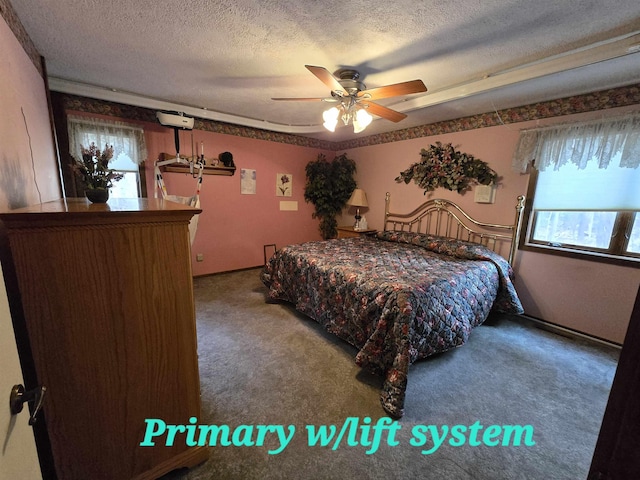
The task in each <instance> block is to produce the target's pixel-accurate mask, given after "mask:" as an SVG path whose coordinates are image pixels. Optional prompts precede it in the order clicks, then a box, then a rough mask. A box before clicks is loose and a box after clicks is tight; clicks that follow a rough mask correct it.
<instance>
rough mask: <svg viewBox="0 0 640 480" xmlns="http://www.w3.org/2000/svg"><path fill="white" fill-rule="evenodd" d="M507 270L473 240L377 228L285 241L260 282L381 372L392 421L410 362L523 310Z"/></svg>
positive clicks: (461, 341)
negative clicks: (364, 233) (372, 232)
mask: <svg viewBox="0 0 640 480" xmlns="http://www.w3.org/2000/svg"><path fill="white" fill-rule="evenodd" d="M512 273H513V272H512V270H511V266H510V265H509V264H508V262H507V261H506V260H505V259H504V258H502V257H501V256H499V255H498V254H496V253H494V252H493V251H491V250H489V249H487V248H485V247H483V246H481V245H478V244H474V243H469V242H462V241H455V240H448V239H445V238H442V237H435V236H432V235H424V234H416V233H409V232H381V233H379V234H378V238H368V237H357V238H348V239H339V240H327V241H318V242H309V243H304V244H299V245H290V246H287V247H284V248H282V249H280V250H279V251H278V252H276V253H275V254H274V255H273V256H272V257H271V259H270V260H269V262H268V263H267V265H265V267H264V270H263V271H262V273H261V279H262V281H263V283H264V284H265V285H266V286H267V287H268V288H269V293H268V296H269V299H270V300H284V301H287V302H291V303H293V304H294V305H295V308H296V309H297V310H298V311H300V312H302V313H304V314H306V315H308V316H309V317H311V318H313V319H315V320H316V321H317V322H318V323H320V324H321V325H323V326H324V328H325V329H326V330H327V331H329V332H331V333H333V334H335V335H337V336H338V337H340V338H342V339H343V340H346V341H347V342H349V343H351V344H352V345H353V346H355V347H356V348H358V349H359V352H358V354H357V356H356V363H357V364H358V365H359V366H361V367H363V368H367V369H368V370H370V371H373V372H376V373H379V374H381V375H383V376H384V383H383V387H382V392H381V403H382V407H383V408H384V409H385V411H386V412H387V413H388V414H390V415H391V416H393V417H396V418H399V417H401V416H402V415H403V414H404V397H405V390H406V386H407V374H408V371H409V365H411V364H412V363H413V362H415V361H416V360H418V359H420V358H425V357H428V356H429V355H433V354H436V353H440V352H444V351H446V350H449V349H452V348H455V347H458V346H460V345H463V344H464V343H465V342H466V341H467V339H468V337H469V334H470V332H471V330H472V329H473V328H474V327H476V326H477V325H480V324H481V323H482V322H484V321H485V320H486V318H487V316H488V315H489V312H491V311H492V310H494V311H499V312H505V313H522V311H523V310H522V305H521V303H520V300H519V299H518V296H517V294H516V291H515V289H514V287H513V284H512V282H511V277H512Z"/></svg>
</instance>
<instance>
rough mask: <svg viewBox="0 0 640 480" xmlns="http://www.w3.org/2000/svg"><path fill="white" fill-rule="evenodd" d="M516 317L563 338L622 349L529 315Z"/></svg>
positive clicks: (600, 339) (616, 345)
mask: <svg viewBox="0 0 640 480" xmlns="http://www.w3.org/2000/svg"><path fill="white" fill-rule="evenodd" d="M517 317H519V318H521V319H523V320H526V321H528V322H530V323H532V324H534V325H535V326H536V327H538V328H541V329H543V330H547V331H550V332H553V333H556V334H558V335H562V336H564V337H569V338H578V339H581V340H586V341H588V342H591V343H596V344H599V345H605V346H607V347H613V348H617V349H621V348H622V345H620V344H619V343H615V342H612V341H610V340H606V339H604V338H600V337H596V336H594V335H589V334H586V333H583V332H580V331H578V330H574V329H572V328H569V327H563V326H562V325H558V324H556V323H551V322H547V321H546V320H542V319H540V318H536V317H532V316H530V315H526V314H521V315H517Z"/></svg>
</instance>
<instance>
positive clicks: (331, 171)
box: [304, 153, 356, 240]
mask: <svg viewBox="0 0 640 480" xmlns="http://www.w3.org/2000/svg"><path fill="white" fill-rule="evenodd" d="M305 171H306V174H307V183H306V185H305V188H304V199H305V201H306V202H308V203H312V204H313V205H314V206H315V212H314V213H313V218H319V219H320V234H321V235H322V238H323V239H325V240H327V239H329V238H335V237H336V236H337V235H338V222H337V221H336V215H338V214H339V213H340V212H341V211H342V209H343V208H344V207H345V206H346V204H347V201H348V200H349V197H351V194H352V193H353V190H354V189H355V188H356V181H355V179H354V178H353V175H354V174H355V172H356V163H355V162H354V161H353V160H351V159H350V158H348V157H347V154H346V153H343V154H342V155H338V156H337V157H335V158H334V159H333V160H332V161H328V160H327V158H326V157H325V155H323V154H319V155H318V158H317V159H316V160H314V161H311V162H309V163H308V164H307V166H306V167H305Z"/></svg>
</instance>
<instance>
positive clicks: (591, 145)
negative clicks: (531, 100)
mask: <svg viewBox="0 0 640 480" xmlns="http://www.w3.org/2000/svg"><path fill="white" fill-rule="evenodd" d="M617 155H620V166H621V167H625V168H634V169H635V168H638V167H639V166H640V113H634V114H631V115H627V116H625V117H622V118H615V119H608V120H605V119H603V120H597V121H591V122H583V123H578V124H572V125H557V126H552V127H543V128H538V129H532V130H523V131H521V132H520V140H519V141H518V145H517V147H516V151H515V153H514V155H513V164H512V165H513V169H514V170H515V171H517V172H521V173H526V172H527V169H528V168H529V165H531V164H532V163H533V162H534V161H535V163H533V165H534V166H535V168H536V169H538V170H540V171H544V170H546V169H548V168H553V169H554V170H557V169H559V168H560V167H561V166H562V165H565V164H567V163H572V164H574V165H576V166H577V167H578V168H579V169H584V168H585V167H586V166H587V163H589V162H597V164H598V167H599V168H607V166H608V165H609V163H610V162H611V159H612V158H613V157H615V156H617Z"/></svg>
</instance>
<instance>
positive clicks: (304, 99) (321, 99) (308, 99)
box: [271, 97, 327, 102]
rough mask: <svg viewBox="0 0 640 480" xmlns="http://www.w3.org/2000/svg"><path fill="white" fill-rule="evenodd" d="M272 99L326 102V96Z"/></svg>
mask: <svg viewBox="0 0 640 480" xmlns="http://www.w3.org/2000/svg"><path fill="white" fill-rule="evenodd" d="M271 100H285V101H288V102H325V101H327V100H326V99H325V98H319V97H318V98H271Z"/></svg>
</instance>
